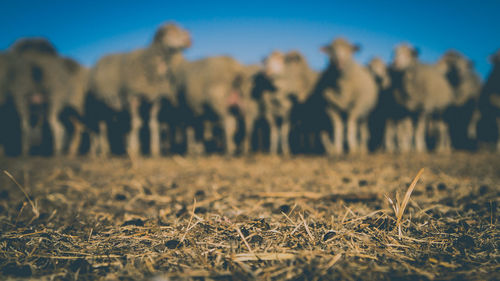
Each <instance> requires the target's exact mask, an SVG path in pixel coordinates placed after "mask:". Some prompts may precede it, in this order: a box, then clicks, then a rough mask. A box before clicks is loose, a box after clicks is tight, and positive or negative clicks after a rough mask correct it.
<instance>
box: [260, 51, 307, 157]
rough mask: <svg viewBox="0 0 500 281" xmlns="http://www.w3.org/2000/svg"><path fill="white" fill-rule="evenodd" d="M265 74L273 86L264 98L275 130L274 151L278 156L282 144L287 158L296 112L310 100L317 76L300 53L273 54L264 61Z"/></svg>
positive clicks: (272, 144) (268, 118) (269, 120)
mask: <svg viewBox="0 0 500 281" xmlns="http://www.w3.org/2000/svg"><path fill="white" fill-rule="evenodd" d="M263 72H264V75H265V77H267V79H268V80H269V81H270V83H271V84H272V86H273V87H272V88H271V89H270V90H267V91H264V92H263V93H262V96H261V99H262V102H263V108H264V112H263V115H264V117H265V119H266V120H267V122H268V124H269V125H270V129H271V132H270V137H271V140H270V144H271V146H270V152H271V154H277V153H278V147H279V144H281V150H282V153H283V155H289V154H290V146H289V140H290V136H289V134H290V129H291V126H292V124H291V113H292V109H293V108H294V107H296V106H297V105H298V104H301V103H303V102H304V101H305V100H306V99H307V98H308V95H309V94H310V93H311V91H312V87H313V86H314V83H315V82H316V79H317V73H315V72H314V71H313V70H312V69H311V68H309V66H308V65H307V61H306V60H305V58H304V57H303V56H302V54H300V53H299V52H297V51H290V52H288V53H287V54H283V53H282V52H279V51H274V52H272V53H271V54H270V55H269V56H268V57H267V58H266V59H265V60H264V71H263Z"/></svg>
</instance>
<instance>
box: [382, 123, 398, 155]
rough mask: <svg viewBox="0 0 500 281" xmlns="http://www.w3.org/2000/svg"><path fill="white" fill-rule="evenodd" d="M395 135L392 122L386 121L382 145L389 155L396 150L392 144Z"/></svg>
mask: <svg viewBox="0 0 500 281" xmlns="http://www.w3.org/2000/svg"><path fill="white" fill-rule="evenodd" d="M395 134H396V130H395V128H394V122H393V121H392V120H387V121H386V123H385V132H384V143H385V150H386V151H387V152H389V153H394V151H395V148H396V147H395V144H394V139H395Z"/></svg>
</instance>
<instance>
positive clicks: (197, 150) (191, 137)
mask: <svg viewBox="0 0 500 281" xmlns="http://www.w3.org/2000/svg"><path fill="white" fill-rule="evenodd" d="M186 138H187V148H188V154H189V155H192V156H193V155H199V154H202V153H203V145H202V144H201V143H199V142H198V141H197V140H196V132H195V128H194V127H193V126H189V127H187V128H186Z"/></svg>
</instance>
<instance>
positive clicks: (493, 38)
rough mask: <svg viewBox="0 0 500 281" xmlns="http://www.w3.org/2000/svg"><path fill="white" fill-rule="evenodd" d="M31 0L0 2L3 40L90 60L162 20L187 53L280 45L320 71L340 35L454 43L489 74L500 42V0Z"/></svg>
mask: <svg viewBox="0 0 500 281" xmlns="http://www.w3.org/2000/svg"><path fill="white" fill-rule="evenodd" d="M209 2H211V1H183V2H181V1H175V2H174V1H132V0H122V1H99V2H93V1H80V0H75V1H62V0H47V1H25V0H24V1H23V0H18V1H14V0H3V1H1V2H0V11H1V12H0V26H1V29H0V49H6V48H8V46H9V45H10V44H11V43H12V42H14V41H15V40H16V39H17V38H19V37H25V36H44V37H47V38H49V39H50V40H51V41H52V42H53V43H54V44H55V45H56V47H57V48H58V50H59V52H60V53H62V54H64V55H66V56H71V57H73V58H75V59H77V60H78V61H80V62H82V63H84V64H85V65H88V66H90V65H92V64H93V63H95V62H96V61H97V60H98V59H99V57H101V56H102V55H105V54H108V53H112V52H119V51H128V50H132V49H135V48H139V47H144V46H146V45H147V44H149V42H150V41H151V38H152V36H153V34H154V32H155V30H156V28H157V27H158V26H159V25H160V24H162V23H164V22H166V21H175V22H177V23H179V24H180V25H181V26H183V27H184V28H186V29H188V30H189V31H190V32H191V34H192V37H193V46H192V48H191V49H189V50H188V51H187V52H186V57H187V58H188V59H197V58H201V57H205V56H212V55H220V54H227V55H232V56H234V57H235V58H237V59H238V60H240V61H241V62H244V63H258V62H259V61H260V60H261V59H262V58H263V57H264V56H265V55H266V54H268V53H269V52H271V51H272V50H275V49H279V50H284V51H287V50H291V49H296V50H299V51H301V52H302V53H303V54H304V55H305V56H306V58H307V59H308V61H309V63H310V64H311V66H312V67H313V68H315V69H317V70H321V69H322V68H323V67H324V66H325V64H326V62H327V58H326V56H325V55H323V54H322V53H321V52H320V51H319V48H320V47H321V46H322V45H324V44H326V43H328V42H330V41H331V40H332V39H333V38H335V37H337V36H344V37H346V38H347V39H349V40H351V41H353V42H356V43H360V44H361V45H362V50H361V52H360V53H359V54H358V55H357V56H356V59H357V60H358V61H360V62H362V63H365V62H367V61H368V60H369V59H370V58H371V57H373V56H375V55H377V56H380V57H382V58H383V59H385V60H386V61H388V60H390V58H391V52H392V49H393V47H394V45H395V44H397V43H399V42H401V41H406V42H410V43H412V44H414V45H415V46H417V47H419V49H420V51H421V59H422V60H424V61H427V62H432V61H435V60H436V59H438V58H439V56H440V54H442V53H443V52H444V51H446V50H447V49H449V48H454V49H457V50H459V51H461V52H463V53H464V54H466V55H467V56H468V57H470V58H471V59H472V60H473V61H474V62H475V63H476V66H477V69H478V71H479V72H480V73H481V75H482V76H483V77H484V76H485V75H486V74H487V73H488V72H489V69H490V65H489V63H488V60H487V58H488V56H489V55H490V54H492V53H493V52H494V51H495V50H496V49H498V48H500V37H498V34H499V32H500V20H498V18H497V15H498V11H500V1H490V0H482V1H463V0H456V1H430V0H421V1H406V0H400V1H385V0H379V1H325V3H323V1H313V0H312V1H311V0H309V1H286V2H285V1H283V2H271V1H260V0H256V1H244V2H242V3H238V1H234V0H233V1H218V2H212V3H209Z"/></svg>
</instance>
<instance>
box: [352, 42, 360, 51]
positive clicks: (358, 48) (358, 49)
mask: <svg viewBox="0 0 500 281" xmlns="http://www.w3.org/2000/svg"><path fill="white" fill-rule="evenodd" d="M360 50H361V45H360V44H354V45H353V46H352V51H353V52H354V53H356V52H359V51H360Z"/></svg>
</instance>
